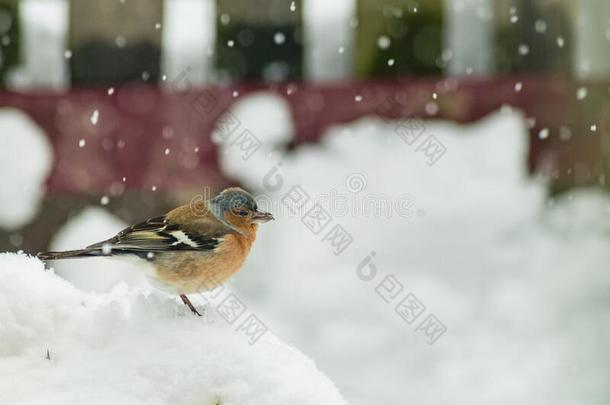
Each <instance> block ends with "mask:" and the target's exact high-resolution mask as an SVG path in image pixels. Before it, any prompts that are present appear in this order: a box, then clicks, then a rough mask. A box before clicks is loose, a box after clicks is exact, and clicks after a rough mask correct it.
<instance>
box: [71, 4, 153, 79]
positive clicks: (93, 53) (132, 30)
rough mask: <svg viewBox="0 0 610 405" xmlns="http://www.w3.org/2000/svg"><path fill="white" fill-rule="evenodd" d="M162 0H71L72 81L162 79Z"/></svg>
mask: <svg viewBox="0 0 610 405" xmlns="http://www.w3.org/2000/svg"><path fill="white" fill-rule="evenodd" d="M162 21H163V0H128V1H124V2H121V1H108V0H70V34H69V45H70V49H71V51H72V57H71V59H70V76H71V80H72V84H77V85H107V84H115V83H116V84H120V83H126V82H133V81H146V82H152V83H155V82H158V81H159V78H160V71H161V33H162V24H161V23H162Z"/></svg>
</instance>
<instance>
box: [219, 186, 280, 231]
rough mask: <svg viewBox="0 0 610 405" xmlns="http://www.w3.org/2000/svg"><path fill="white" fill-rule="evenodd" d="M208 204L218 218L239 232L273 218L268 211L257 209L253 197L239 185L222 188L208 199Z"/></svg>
mask: <svg viewBox="0 0 610 405" xmlns="http://www.w3.org/2000/svg"><path fill="white" fill-rule="evenodd" d="M209 206H210V210H211V211H212V213H213V214H214V216H215V217H216V218H217V219H218V220H220V221H221V222H223V223H224V224H225V225H228V226H229V227H230V228H233V229H235V230H237V231H239V232H240V233H243V231H248V230H250V229H256V228H257V226H258V224H260V223H265V222H268V221H271V220H272V219H274V218H273V215H271V214H270V213H268V212H264V211H259V210H258V207H257V205H256V201H255V200H254V198H253V197H252V196H251V195H250V194H249V193H248V192H246V191H245V190H242V189H241V188H239V187H231V188H227V189H225V190H223V191H222V192H221V193H220V194H218V195H217V196H216V197H214V198H212V199H211V200H210V203H209Z"/></svg>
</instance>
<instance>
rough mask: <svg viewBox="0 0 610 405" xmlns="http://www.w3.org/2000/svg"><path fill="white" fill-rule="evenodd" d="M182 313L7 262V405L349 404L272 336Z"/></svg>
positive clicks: (2, 388)
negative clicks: (247, 332)
mask: <svg viewBox="0 0 610 405" xmlns="http://www.w3.org/2000/svg"><path fill="white" fill-rule="evenodd" d="M185 308H186V307H184V305H182V303H178V302H177V301H176V300H174V299H169V298H165V297H161V296H158V295H154V294H150V295H149V294H144V293H142V292H140V291H137V290H131V291H129V290H128V289H127V288H126V287H125V286H118V287H117V288H115V289H114V290H113V291H112V292H110V293H109V294H101V295H95V294H87V293H83V292H81V291H79V290H77V289H76V288H74V287H73V286H72V285H71V284H69V283H68V282H66V281H64V280H62V279H61V278H59V277H58V276H56V275H54V274H53V273H51V272H49V271H47V272H45V271H44V269H43V264H42V263H41V262H40V261H38V260H37V259H34V258H27V257H25V256H22V255H16V254H2V255H0V375H2V378H0V403H2V404H82V403H88V404H110V403H112V404H130V405H132V404H170V403H172V404H201V405H217V404H223V405H240V404H252V405H255V404H256V405H261V404H277V405H285V404H299V405H301V404H302V405H306V404H311V405H319V404H329V405H335V404H341V405H342V404H345V401H344V400H343V399H342V398H341V396H340V394H339V393H338V391H337V389H336V388H335V387H334V385H333V384H332V383H331V382H330V381H329V380H328V378H326V377H325V376H323V375H322V374H321V373H320V372H319V371H318V370H317V369H316V367H315V365H314V364H313V362H312V361H311V360H309V359H307V358H306V357H305V356H304V355H302V354H301V353H299V352H298V351H297V350H295V349H293V348H291V347H289V346H287V345H285V344H283V343H281V342H280V341H279V340H278V339H277V338H275V337H273V335H272V334H271V333H270V332H267V333H266V334H264V335H262V337H261V338H260V339H259V340H257V341H255V342H254V343H253V344H251V342H250V340H249V337H248V336H246V335H244V333H241V332H240V331H239V330H238V327H236V325H237V324H238V322H240V319H238V320H237V322H235V324H233V325H230V324H229V323H228V322H225V320H224V319H223V318H221V317H220V316H218V315H216V312H215V308H214V307H211V306H210V307H208V308H207V310H206V315H205V316H204V317H203V318H198V317H194V316H193V315H192V314H191V313H190V312H187V311H185ZM216 308H218V307H216ZM47 350H48V358H47Z"/></svg>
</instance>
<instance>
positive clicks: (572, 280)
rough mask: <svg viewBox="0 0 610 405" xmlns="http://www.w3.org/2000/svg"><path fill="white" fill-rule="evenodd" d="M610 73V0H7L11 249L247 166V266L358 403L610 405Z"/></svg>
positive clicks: (98, 276)
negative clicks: (263, 214) (254, 227)
mask: <svg viewBox="0 0 610 405" xmlns="http://www.w3.org/2000/svg"><path fill="white" fill-rule="evenodd" d="M609 79H610V3H608V2H606V1H603V0H444V1H441V0H417V1H416V0H334V1H332V2H331V1H323V0H294V1H291V0H258V1H256V2H252V1H245V0H216V1H214V0H110V1H109V0H0V89H1V90H0V140H1V141H2V146H1V147H0V173H1V174H0V180H1V185H2V187H0V250H2V251H17V250H23V251H25V252H30V253H32V252H38V251H41V250H45V249H68V248H78V247H82V245H84V244H87V243H90V242H96V241H97V240H100V239H104V238H107V237H110V236H111V235H112V234H114V233H115V232H117V231H118V230H120V229H122V228H123V227H124V226H126V225H127V224H129V223H132V222H135V221H140V220H144V219H146V218H147V217H149V216H156V215H159V214H160V213H163V212H165V211H167V210H169V209H171V208H173V207H174V206H176V205H178V204H184V203H188V202H189V201H191V199H193V198H194V197H196V196H197V195H200V194H204V195H208V194H210V193H211V194H214V193H215V192H217V191H219V190H221V189H222V188H223V187H225V186H228V185H234V184H239V185H241V186H243V187H246V188H247V189H249V190H250V191H251V192H252V193H253V194H255V195H257V196H258V197H259V199H260V200H261V201H262V202H261V204H262V205H264V204H268V205H269V209H270V210H272V211H274V213H276V212H277V214H276V217H277V218H278V220H277V221H275V223H273V224H270V225H266V226H265V227H264V228H263V229H262V230H261V235H260V239H261V240H260V246H257V248H256V249H255V251H254V252H253V253H252V258H251V260H249V262H248V264H247V266H246V267H247V268H246V269H245V270H244V271H243V272H242V273H240V275H238V276H237V277H236V280H235V282H234V283H233V284H232V288H234V289H235V290H236V291H238V292H239V293H240V294H241V295H240V296H241V297H243V299H244V300H245V301H247V302H248V303H249V304H250V305H251V306H252V307H253V308H256V311H257V314H258V315H259V317H260V318H261V319H263V320H264V321H265V323H266V324H267V326H268V327H269V329H270V330H271V331H273V332H274V333H275V334H277V335H278V336H279V337H281V338H282V339H284V340H285V341H287V342H290V343H292V344H294V345H295V346H296V347H298V348H299V349H301V350H302V351H303V352H305V353H306V354H308V355H309V356H311V357H312V358H313V359H314V361H316V363H317V364H318V366H319V367H320V368H321V369H322V370H323V371H324V372H325V373H326V374H328V375H329V377H330V378H331V379H332V380H333V381H334V382H335V383H336V384H337V386H338V387H339V389H340V390H341V391H342V393H343V394H344V395H345V396H346V398H347V399H348V400H349V401H350V402H351V403H354V404H369V403H374V402H376V403H379V402H383V403H388V404H405V403H410V402H412V403H421V404H436V403H447V402H449V401H451V402H452V403H469V404H471V403H489V402H493V403H507V404H508V403H516V402H520V403H531V404H546V403H554V404H564V403H565V404H573V403H578V404H598V403H599V404H606V403H607V401H608V398H610V386H608V384H607V381H608V378H610V373H609V372H608V368H607V367H606V366H605V365H607V362H608V360H610V351H609V350H608V349H607V342H608V338H609V337H610V334H609V332H610V329H609V327H608V325H609V323H608V321H610V311H609V309H610V308H609V306H608V303H609V302H610V301H609V300H608V293H609V292H610V283H609V281H610V277H609V276H608V270H607V263H609V262H610V253H608V252H609V250H608V249H607V246H608V242H610V240H609V238H610V221H609V220H608V216H609V213H610V200H609V199H608V196H607V188H608V185H607V180H606V179H607V176H608V174H609V172H610V159H609V157H610V80H609ZM295 193H296V194H295ZM295 195H300V196H301V197H303V196H306V197H307V198H303V199H301V200H300V201H301V203H302V205H301V206H299V207H298V209H297V210H296V211H295V210H294V209H292V208H289V203H290V202H292V203H294V201H295V200H296V199H295ZM333 196H334V197H333ZM338 201H342V202H341V207H339V205H338ZM312 207H313V208H312ZM315 207H322V213H323V215H322V217H323V219H324V221H322V222H320V221H318V220H316V221H313V222H312V220H311V217H312V215H310V214H311V210H313V209H314V208H315ZM293 208H294V207H293ZM315 209H317V208H315ZM318 219H319V216H318ZM337 230H340V231H341V234H342V239H341V238H339V239H337V238H336V237H335V236H336V235H337V234H336V232H338V231H337ZM333 232H335V233H333ZM339 242H341V243H339ZM56 271H57V273H58V274H60V275H61V276H62V277H65V278H67V279H69V280H70V281H72V282H73V283H74V284H76V285H77V286H78V287H79V288H82V289H84V290H88V291H96V292H107V291H110V290H111V289H112V288H114V287H115V286H116V285H117V283H120V282H126V283H127V284H128V286H129V287H133V288H136V287H142V286H145V285H146V284H145V283H146V281H145V280H144V279H143V277H142V276H141V275H139V273H138V272H136V271H134V269H133V268H132V265H126V264H116V263H115V262H112V261H106V260H105V259H99V260H98V259H96V260H93V261H91V262H89V261H80V260H79V261H74V262H71V263H65V264H64V263H62V264H58V265H57V266H56ZM407 304H408V305H407Z"/></svg>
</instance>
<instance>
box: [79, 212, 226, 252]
mask: <svg viewBox="0 0 610 405" xmlns="http://www.w3.org/2000/svg"><path fill="white" fill-rule="evenodd" d="M219 243H220V238H219V236H218V235H213V234H212V235H206V234H205V233H203V234H202V233H200V232H194V231H192V230H190V229H187V228H185V227H184V226H182V225H180V224H177V223H173V222H170V221H168V220H167V218H166V217H165V216H162V217H156V218H151V219H149V220H147V221H145V222H141V223H138V224H135V225H133V226H130V227H129V228H126V229H124V230H122V231H121V232H119V233H118V234H117V235H116V236H115V237H114V238H111V239H108V240H106V241H104V242H100V243H96V244H94V245H91V246H88V247H87V248H88V249H103V248H104V246H108V247H109V248H110V249H112V250H115V249H116V250H121V251H127V252H129V251H133V252H161V251H175V250H200V251H206V250H213V249H214V248H216V246H218V244H219Z"/></svg>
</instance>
